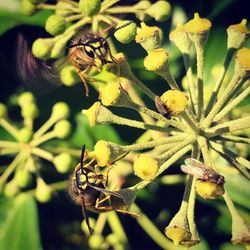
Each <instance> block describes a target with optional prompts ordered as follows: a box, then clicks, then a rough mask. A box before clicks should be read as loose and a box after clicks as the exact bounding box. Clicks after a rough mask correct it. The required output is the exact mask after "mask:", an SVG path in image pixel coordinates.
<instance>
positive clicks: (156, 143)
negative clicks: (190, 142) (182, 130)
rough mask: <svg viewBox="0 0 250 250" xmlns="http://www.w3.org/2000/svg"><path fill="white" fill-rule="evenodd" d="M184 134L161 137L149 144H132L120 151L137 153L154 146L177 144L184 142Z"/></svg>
mask: <svg viewBox="0 0 250 250" xmlns="http://www.w3.org/2000/svg"><path fill="white" fill-rule="evenodd" d="M186 137H187V135H186V134H184V135H183V134H182V135H177V136H170V137H163V138H161V139H158V140H153V141H149V142H143V143H137V144H132V145H128V146H121V147H122V149H124V150H125V151H137V150H143V149H148V148H153V147H156V146H160V145H163V144H168V143H173V142H176V143H177V142H179V141H182V140H184V138H186Z"/></svg>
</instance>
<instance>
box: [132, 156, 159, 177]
mask: <svg viewBox="0 0 250 250" xmlns="http://www.w3.org/2000/svg"><path fill="white" fill-rule="evenodd" d="M158 169H159V165H158V162H157V160H156V159H155V158H154V157H153V156H151V155H149V154H141V155H139V156H138V158H136V160H135V161H134V172H135V175H137V176H139V177H140V178H141V179H143V180H144V181H152V180H153V179H154V178H155V177H156V175H157V172H158Z"/></svg>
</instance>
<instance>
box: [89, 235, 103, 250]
mask: <svg viewBox="0 0 250 250" xmlns="http://www.w3.org/2000/svg"><path fill="white" fill-rule="evenodd" d="M103 243H104V237H103V236H102V235H101V234H93V235H91V236H90V237H89V239H88V244H89V247H90V249H93V250H99V249H101V246H102V244H103Z"/></svg>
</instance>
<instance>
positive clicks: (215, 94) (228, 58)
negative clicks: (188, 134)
mask: <svg viewBox="0 0 250 250" xmlns="http://www.w3.org/2000/svg"><path fill="white" fill-rule="evenodd" d="M234 52H235V49H233V48H231V49H229V50H227V55H226V58H225V61H224V65H223V69H222V72H221V75H220V77H219V79H218V81H217V82H216V84H215V86H214V89H213V92H212V95H211V97H210V100H209V103H208V105H207V108H206V111H205V113H206V114H208V112H209V111H210V110H211V108H212V107H213V105H214V103H215V101H216V99H217V97H218V93H219V91H220V89H221V85H222V82H223V80H224V77H225V75H226V72H227V69H228V66H229V64H230V62H231V60H232V57H233V54H234Z"/></svg>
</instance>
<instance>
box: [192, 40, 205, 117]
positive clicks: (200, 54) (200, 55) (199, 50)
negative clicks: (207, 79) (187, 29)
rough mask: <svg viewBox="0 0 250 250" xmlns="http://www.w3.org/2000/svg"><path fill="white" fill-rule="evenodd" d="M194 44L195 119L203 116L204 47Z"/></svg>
mask: <svg viewBox="0 0 250 250" xmlns="http://www.w3.org/2000/svg"><path fill="white" fill-rule="evenodd" d="M194 44H195V49H196V60H197V102H198V107H197V119H198V120H200V119H201V118H203V117H204V90H203V73H204V49H203V47H202V46H199V45H197V44H196V43H194Z"/></svg>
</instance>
